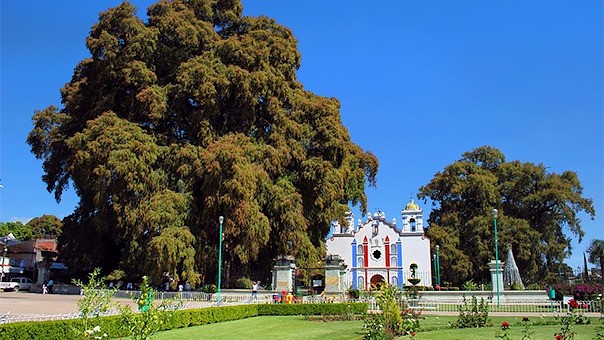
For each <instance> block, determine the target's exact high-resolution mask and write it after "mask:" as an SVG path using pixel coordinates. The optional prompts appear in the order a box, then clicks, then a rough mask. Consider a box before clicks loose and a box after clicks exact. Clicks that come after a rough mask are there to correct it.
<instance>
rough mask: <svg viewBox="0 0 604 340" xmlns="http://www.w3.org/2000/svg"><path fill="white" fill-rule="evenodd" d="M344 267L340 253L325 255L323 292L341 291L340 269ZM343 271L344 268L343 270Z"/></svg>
mask: <svg viewBox="0 0 604 340" xmlns="http://www.w3.org/2000/svg"><path fill="white" fill-rule="evenodd" d="M344 268H346V265H345V264H344V260H343V259H342V258H341V257H340V255H327V257H325V293H332V294H333V293H343V292H344V291H343V290H342V271H343V269H344ZM344 273H345V270H344Z"/></svg>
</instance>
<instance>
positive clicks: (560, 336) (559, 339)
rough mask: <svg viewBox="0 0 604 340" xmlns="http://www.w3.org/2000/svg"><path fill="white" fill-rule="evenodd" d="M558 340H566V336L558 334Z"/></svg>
mask: <svg viewBox="0 0 604 340" xmlns="http://www.w3.org/2000/svg"><path fill="white" fill-rule="evenodd" d="M556 340H564V335H562V334H556Z"/></svg>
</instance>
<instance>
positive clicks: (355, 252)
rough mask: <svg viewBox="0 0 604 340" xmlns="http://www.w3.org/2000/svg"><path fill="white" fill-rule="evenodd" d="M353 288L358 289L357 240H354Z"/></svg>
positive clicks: (352, 244)
mask: <svg viewBox="0 0 604 340" xmlns="http://www.w3.org/2000/svg"><path fill="white" fill-rule="evenodd" d="M351 246H352V268H353V269H352V288H353V289H358V287H357V270H356V268H357V240H352V243H351Z"/></svg>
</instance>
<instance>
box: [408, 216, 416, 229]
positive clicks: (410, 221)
mask: <svg viewBox="0 0 604 340" xmlns="http://www.w3.org/2000/svg"><path fill="white" fill-rule="evenodd" d="M409 225H410V226H411V231H416V230H417V223H415V219H414V218H412V219H410V220H409Z"/></svg>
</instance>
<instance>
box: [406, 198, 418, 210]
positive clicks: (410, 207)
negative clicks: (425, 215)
mask: <svg viewBox="0 0 604 340" xmlns="http://www.w3.org/2000/svg"><path fill="white" fill-rule="evenodd" d="M405 210H419V205H417V204H416V203H415V202H413V200H411V201H409V203H407V205H406V206H405Z"/></svg>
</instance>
